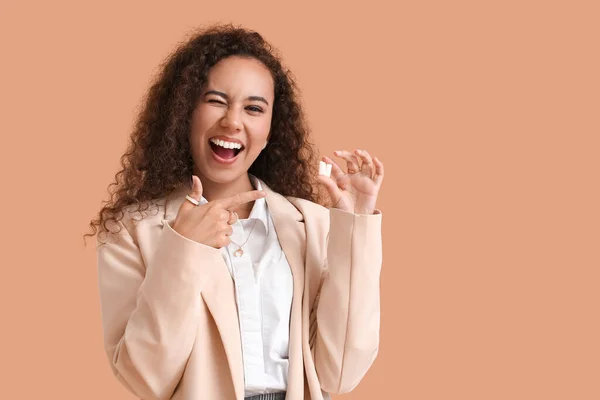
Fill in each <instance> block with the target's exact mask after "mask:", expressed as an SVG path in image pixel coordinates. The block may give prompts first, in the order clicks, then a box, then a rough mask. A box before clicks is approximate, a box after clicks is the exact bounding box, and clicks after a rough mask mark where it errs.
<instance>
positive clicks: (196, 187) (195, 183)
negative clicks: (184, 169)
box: [181, 175, 202, 209]
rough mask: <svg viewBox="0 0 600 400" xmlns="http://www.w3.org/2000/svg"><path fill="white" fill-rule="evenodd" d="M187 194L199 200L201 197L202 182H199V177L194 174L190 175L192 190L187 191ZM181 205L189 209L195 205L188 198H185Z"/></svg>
mask: <svg viewBox="0 0 600 400" xmlns="http://www.w3.org/2000/svg"><path fill="white" fill-rule="evenodd" d="M188 195H189V196H190V197H191V198H192V199H194V200H197V201H200V199H201V198H202V182H200V178H198V177H197V176H196V175H192V190H191V192H190V193H188ZM181 207H182V208H185V209H191V208H195V207H196V205H195V204H193V203H192V202H191V201H189V200H188V199H185V201H184V202H183V204H182V205H181Z"/></svg>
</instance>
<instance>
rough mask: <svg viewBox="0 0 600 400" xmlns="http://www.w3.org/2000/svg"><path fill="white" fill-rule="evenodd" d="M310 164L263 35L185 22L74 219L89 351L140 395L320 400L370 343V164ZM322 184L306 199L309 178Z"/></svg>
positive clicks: (374, 327) (341, 383) (354, 370)
mask: <svg viewBox="0 0 600 400" xmlns="http://www.w3.org/2000/svg"><path fill="white" fill-rule="evenodd" d="M336 156H338V157H339V158H340V160H343V161H344V162H345V164H346V165H345V167H346V168H347V171H346V172H344V171H343V169H342V168H340V167H339V166H338V165H337V164H336V163H335V162H334V161H333V160H332V159H331V158H328V157H323V158H322V160H323V161H324V162H327V163H328V164H331V165H332V177H328V176H326V175H319V176H317V173H316V165H317V162H316V161H317V159H316V156H315V152H314V151H313V149H312V147H311V145H310V143H309V141H308V129H307V127H306V123H305V121H304V118H303V114H302V110H301V107H300V104H299V102H298V100H297V95H296V89H295V85H294V83H293V80H292V78H291V75H290V73H289V72H287V71H286V70H285V69H284V68H283V67H282V65H281V62H280V60H279V58H278V57H277V56H276V54H275V52H274V50H273V49H272V48H271V47H270V46H269V44H267V43H266V42H265V41H264V40H263V38H262V37H261V36H260V35H259V34H258V33H255V32H251V31H247V30H244V29H241V28H235V27H232V26H217V27H213V28H210V29H208V30H205V31H201V32H200V33H197V34H196V35H195V36H193V37H192V38H191V39H190V40H189V41H187V42H186V43H184V44H182V45H181V46H180V47H179V48H178V49H177V50H176V51H175V52H174V53H173V54H172V55H171V56H170V57H169V58H168V60H167V62H166V63H165V64H164V65H163V69H162V72H161V74H160V75H159V76H158V78H157V80H156V82H155V83H154V84H153V85H152V87H151V88H150V90H149V92H148V96H147V99H146V103H145V107H144V109H143V110H142V112H141V114H140V116H139V119H138V121H137V125H136V127H135V131H134V132H133V135H132V142H131V145H130V148H129V150H128V151H127V152H126V154H125V155H124V156H123V157H122V164H123V169H122V171H120V172H119V173H118V174H117V176H116V182H115V183H113V184H112V185H111V186H115V187H116V190H115V191H114V192H113V194H112V196H111V200H110V201H109V202H108V203H107V204H106V205H104V207H103V208H102V210H101V211H100V214H99V217H98V219H96V220H94V221H92V223H91V225H92V228H93V230H94V233H99V235H98V239H99V242H98V248H97V254H98V273H99V289H100V299H101V311H102V322H103V330H104V340H105V349H106V352H107V355H108V358H109V360H110V365H111V368H112V370H113V372H114V374H115V375H116V377H117V378H118V379H119V380H120V381H121V382H122V384H123V385H124V386H126V387H127V388H128V389H129V390H130V391H131V392H132V393H134V394H135V395H137V396H138V397H140V398H143V399H145V400H150V399H169V398H172V399H190V400H191V399H215V400H216V399H232V400H233V399H238V400H239V399H244V398H251V399H255V400H260V399H284V398H285V399H313V400H317V399H319V400H320V399H328V398H330V393H344V392H348V391H350V390H352V389H353V388H354V387H355V386H356V385H357V384H358V383H359V381H360V380H361V379H362V377H363V376H364V375H365V373H366V372H367V370H368V368H369V367H370V366H371V364H372V362H373V360H374V359H375V357H376V355H377V351H378V344H379V276H380V269H381V212H380V211H379V210H377V209H376V207H375V206H376V200H377V195H378V191H379V188H380V187H381V182H382V179H383V164H382V163H381V162H380V161H379V160H377V159H376V158H371V156H370V155H369V153H368V152H366V151H359V150H357V151H355V152H348V151H339V152H336ZM317 180H318V181H319V182H320V183H321V184H322V185H323V186H322V187H324V188H326V190H327V191H328V193H329V196H330V198H331V200H332V201H331V202H332V203H333V204H334V206H333V207H331V208H326V207H324V206H322V205H320V204H319V196H318V190H317V189H315V187H316V185H315V182H316V181H317Z"/></svg>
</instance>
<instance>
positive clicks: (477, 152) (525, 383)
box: [0, 1, 600, 400]
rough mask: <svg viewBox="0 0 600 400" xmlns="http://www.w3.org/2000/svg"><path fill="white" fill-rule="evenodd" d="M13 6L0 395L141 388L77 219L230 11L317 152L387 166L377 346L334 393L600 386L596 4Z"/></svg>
mask: <svg viewBox="0 0 600 400" xmlns="http://www.w3.org/2000/svg"><path fill="white" fill-rule="evenodd" d="M6 3H14V4H12V5H11V4H5V3H3V4H2V5H0V45H1V46H0V52H1V54H2V62H1V67H0V68H1V74H0V88H1V89H0V101H1V103H0V106H1V110H2V118H1V121H0V124H1V132H2V141H3V143H2V157H1V158H0V162H1V171H2V177H1V178H2V183H3V185H2V186H3V188H2V193H3V194H2V196H1V200H0V201H1V210H2V225H3V228H2V230H1V231H0V235H2V236H1V239H2V240H1V243H2V250H1V252H2V258H1V262H0V264H1V266H2V277H1V279H0V281H1V284H0V285H1V286H0V296H1V298H0V307H1V312H2V328H0V335H1V341H0V343H1V346H2V347H1V348H0V359H1V363H2V369H3V371H2V378H1V379H0V380H1V381H2V386H1V389H0V393H2V394H1V396H0V397H2V398H6V399H50V398H52V399H55V398H61V399H115V400H118V399H132V398H133V397H132V396H130V395H129V394H128V393H127V392H126V391H125V389H124V388H123V387H121V386H120V384H119V383H118V382H117V381H116V380H115V379H114V378H113V377H112V374H111V372H110V369H109V366H108V361H107V359H106V358H105V355H104V353H103V349H102V336H101V325H100V314H99V300H98V293H97V281H96V270H95V249H94V246H93V245H88V246H87V247H83V242H82V238H81V235H82V234H83V233H84V232H86V230H87V223H88V221H89V219H90V218H92V217H93V216H94V215H95V213H96V212H97V211H98V209H99V206H100V201H101V200H103V199H105V198H106V193H107V192H106V189H107V186H108V184H109V182H110V181H111V179H112V177H113V175H114V173H115V172H116V171H117V168H118V160H119V157H120V155H121V154H122V153H123V151H124V149H125V146H126V143H127V139H128V135H129V133H130V130H131V127H132V124H133V118H134V115H135V112H136V109H137V107H138V106H139V104H140V101H141V98H142V96H143V93H144V91H145V90H146V88H147V86H148V84H149V82H150V79H151V76H152V74H154V73H155V72H156V71H157V67H158V64H159V63H160V62H161V61H162V60H163V58H164V57H165V56H166V55H167V54H168V52H170V51H171V50H172V48H173V46H174V45H175V44H176V43H177V42H178V41H179V40H181V39H182V38H183V37H184V35H185V34H186V33H187V32H188V31H189V29H191V28H193V27H195V26H198V25H200V24H205V23H208V22H217V21H222V22H234V23H238V24H244V25H245V26H247V27H249V28H253V29H256V30H258V31H260V32H261V33H262V34H264V36H265V37H266V38H267V39H268V40H270V41H271V42H272V43H273V44H274V45H275V46H277V47H278V48H280V50H281V51H282V52H283V54H284V56H285V61H286V62H287V64H288V65H289V66H290V67H291V68H292V70H293V71H294V72H295V74H296V76H297V78H298V82H299V84H300V87H301V88H302V90H303V95H304V102H305V105H306V109H307V113H308V117H309V120H310V123H311V126H312V128H313V132H314V134H315V140H316V141H317V143H318V145H319V149H320V151H321V152H322V154H331V153H332V151H333V150H336V149H352V148H355V147H358V148H364V149H367V150H369V151H370V152H372V153H373V154H374V155H377V156H379V157H380V158H381V160H382V161H383V162H384V163H385V166H386V173H387V174H386V178H385V181H384V185H383V188H382V191H381V197H380V203H379V204H378V206H379V207H380V208H381V209H382V210H383V211H384V213H385V217H384V266H383V273H382V301H383V303H382V333H381V351H380V356H379V358H378V359H377V361H376V362H375V364H374V366H373V367H372V369H371V370H370V371H369V373H368V374H367V376H366V377H365V379H364V380H363V382H362V383H361V384H360V385H359V386H358V388H357V389H356V390H355V391H354V392H352V393H351V394H348V395H345V396H339V397H338V398H344V399H348V400H350V399H367V398H370V399H376V398H383V399H411V400H412V399H461V400H466V399H478V400H479V399H598V398H600V384H599V382H600V345H599V343H600V325H599V319H598V318H599V311H600V309H599V300H600V298H599V297H600V294H599V290H598V284H599V283H600V282H599V277H600V271H599V267H600V254H599V250H600V246H599V239H600V229H599V226H600V224H599V223H600V218H599V211H598V210H599V207H598V206H599V204H600V191H599V189H598V184H599V179H598V178H599V171H600V169H599V167H600V165H599V157H598V152H599V149H600V148H599V145H600V129H599V128H600V115H599V110H600V108H599V106H600V80H599V73H598V71H600V62H599V61H600V60H599V48H600V46H599V45H600V43H599V42H600V28H599V25H600V24H598V19H599V16H600V13H599V11H600V9H599V7H598V6H596V5H594V3H595V4H598V3H597V2H593V1H590V2H581V1H562V2H558V1H537V2H533V1H511V2H507V1H496V2H493V3H495V4H494V5H492V2H484V1H471V2H465V1H452V2H451V1H436V2H433V1H413V2H403V3H397V2H396V3H395V4H397V5H396V6H392V5H389V4H388V3H387V2H377V1H369V2H363V3H357V4H356V5H353V6H349V5H348V4H347V3H346V2H339V3H338V4H337V5H333V4H331V5H329V4H323V3H321V4H318V3H313V4H306V3H305V2H300V1H297V2H294V3H289V2H272V3H269V4H267V3H263V2H258V1H256V2H231V1H220V2H199V1H195V2H189V3H171V4H169V5H168V6H167V5H161V6H159V5H156V4H155V5H148V2H116V1H113V2H109V3H106V2H95V3H91V2H75V1H73V2H64V1H63V2H41V1H38V2H21V3H20V4H19V5H16V3H17V2H6ZM82 3H86V5H83V4H82ZM390 3H391V2H390Z"/></svg>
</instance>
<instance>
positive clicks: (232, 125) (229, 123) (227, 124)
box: [221, 107, 242, 132]
mask: <svg viewBox="0 0 600 400" xmlns="http://www.w3.org/2000/svg"><path fill="white" fill-rule="evenodd" d="M221 126H222V127H223V128H228V129H231V130H232V131H236V132H237V131H239V130H241V129H242V123H241V121H240V115H239V113H238V112H237V111H236V109H235V107H229V108H228V109H227V111H226V112H225V115H224V116H223V118H222V119H221Z"/></svg>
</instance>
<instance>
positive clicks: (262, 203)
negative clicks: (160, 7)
mask: <svg viewBox="0 0 600 400" xmlns="http://www.w3.org/2000/svg"><path fill="white" fill-rule="evenodd" d="M248 177H249V178H250V182H251V183H252V186H254V188H255V190H263V187H262V185H261V183H260V179H258V178H257V177H255V176H254V175H252V174H250V173H248ZM206 203H208V200H206V199H205V198H204V196H202V198H201V199H200V204H206ZM267 213H268V212H267V201H266V200H265V198H264V197H262V198H260V199H258V200H255V201H254V206H252V210H251V211H250V215H249V216H248V219H249V220H251V219H257V220H258V221H257V222H256V223H258V222H262V224H263V226H264V227H265V231H266V232H267V234H268V233H269V223H268V221H267V215H268V214H267Z"/></svg>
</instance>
